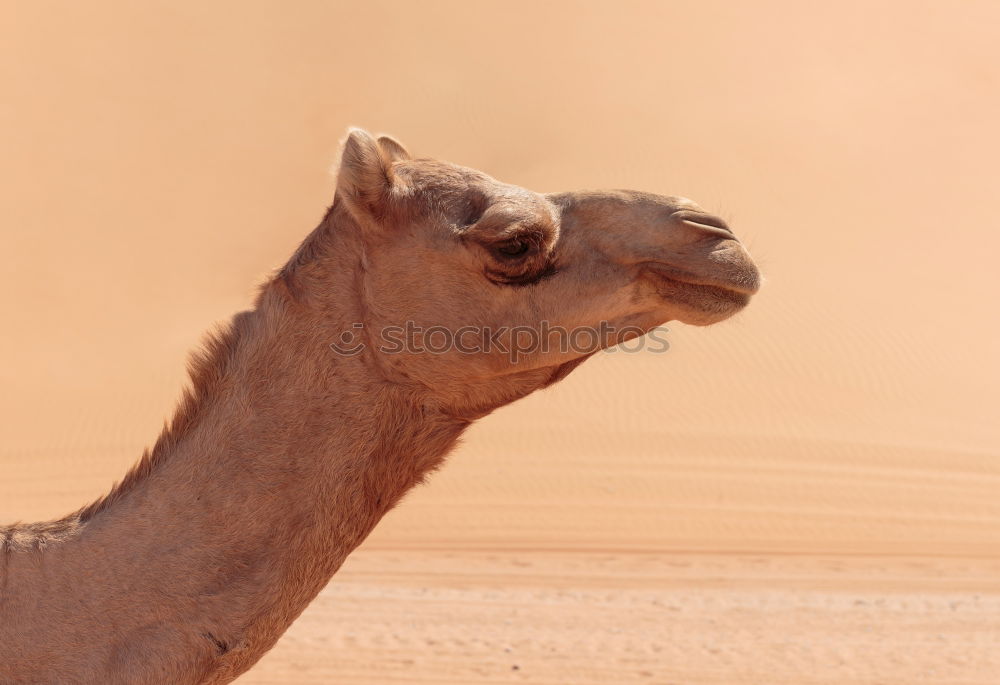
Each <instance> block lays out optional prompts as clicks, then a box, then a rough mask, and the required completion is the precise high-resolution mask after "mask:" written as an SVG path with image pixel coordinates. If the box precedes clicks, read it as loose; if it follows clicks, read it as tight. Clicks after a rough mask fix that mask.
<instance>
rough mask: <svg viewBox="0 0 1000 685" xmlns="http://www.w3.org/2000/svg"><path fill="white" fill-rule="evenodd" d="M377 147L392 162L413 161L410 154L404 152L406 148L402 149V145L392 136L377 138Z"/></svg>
mask: <svg viewBox="0 0 1000 685" xmlns="http://www.w3.org/2000/svg"><path fill="white" fill-rule="evenodd" d="M378 146H379V147H380V148H382V152H384V153H385V154H386V156H387V157H389V159H390V160H391V161H393V162H405V161H406V160H408V159H413V158H412V157H411V156H410V153H409V152H407V151H406V148H405V147H403V144H402V143H400V142H399V141H398V140H396V139H395V138H393V137H392V136H387V135H381V136H379V137H378Z"/></svg>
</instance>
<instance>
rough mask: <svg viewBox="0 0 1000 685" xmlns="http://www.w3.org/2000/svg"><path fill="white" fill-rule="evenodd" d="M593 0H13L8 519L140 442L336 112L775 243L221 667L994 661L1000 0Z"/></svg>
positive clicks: (506, 418)
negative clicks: (744, 291) (705, 313)
mask: <svg viewBox="0 0 1000 685" xmlns="http://www.w3.org/2000/svg"><path fill="white" fill-rule="evenodd" d="M611 5H612V4H611V3H596V2H594V3H556V2H547V3H527V2H504V3H467V2H460V3H443V2H431V3H402V2H400V3H385V2H370V3H357V6H353V5H349V4H342V3H333V2H304V1H296V2H270V3H267V2H245V1H244V2H218V3H194V2H185V3H176V2H162V3H157V2H144V3H126V2H121V3H118V2H98V3H70V2H58V3H52V2H31V3H29V2H20V1H10V0H7V1H5V2H3V4H2V14H3V20H2V21H0V150H2V154H0V189H2V190H0V218H2V220H0V238H2V242H0V244H2V246H3V255H2V263H3V267H2V269H0V322H2V328H3V334H2V336H0V359H2V360H3V363H2V364H0V473H2V474H3V475H2V478H0V521H5V522H9V521H12V520H16V519H23V520H30V519H41V518H47V517H54V516H57V515H61V514H64V513H66V512H68V511H70V510H72V509H74V508H76V507H78V506H79V505H81V504H83V503H84V502H86V501H88V500H91V499H93V498H95V497H96V496H98V495H99V494H101V493H102V492H103V491H105V490H106V489H107V488H108V487H109V485H110V483H111V482H112V480H114V479H116V478H118V477H120V476H121V475H122V474H123V473H124V470H125V469H126V468H127V466H128V465H129V464H130V463H131V462H132V461H133V460H134V459H135V458H136V457H137V456H138V455H139V454H140V452H141V450H142V448H143V447H144V446H146V445H149V444H150V443H151V442H152V440H153V439H154V437H155V435H156V433H157V432H158V430H159V426H160V424H161V422H162V421H163V419H164V418H165V417H166V416H167V415H168V414H169V413H170V411H171V409H172V406H173V403H174V401H175V398H176V396H177V394H178V391H179V389H180V387H181V384H182V382H183V379H184V375H183V365H184V359H185V356H186V354H187V352H188V351H189V350H190V349H191V348H192V347H193V346H194V345H196V343H197V342H198V340H199V338H200V336H201V334H202V332H203V331H204V330H206V329H207V328H208V327H209V326H210V325H211V324H212V323H213V322H214V321H217V320H220V319H224V318H226V317H228V316H229V315H230V314H231V313H232V312H234V311H236V310H238V309H240V308H243V307H245V306H246V305H247V303H248V302H249V299H250V297H251V296H252V293H253V290H254V287H255V284H256V283H259V282H260V280H261V279H262V278H263V277H264V275H265V274H266V273H267V272H268V270H269V269H271V268H273V267H276V266H278V265H280V263H281V262H282V261H283V260H284V259H285V258H286V257H287V256H288V255H289V254H290V253H291V251H292V250H293V248H294V247H295V246H296V244H297V243H298V242H299V240H301V238H302V237H303V236H304V235H305V234H306V233H307V232H308V231H309V230H310V229H311V228H312V227H313V226H314V225H315V224H316V223H317V222H318V220H319V218H320V216H321V215H322V212H323V210H324V208H325V206H326V204H327V203H328V201H329V199H330V197H331V194H332V182H331V178H330V176H329V175H328V173H327V171H328V167H329V165H330V163H331V161H332V159H333V157H334V155H335V152H336V149H337V141H338V139H339V138H340V137H341V136H342V135H343V133H344V130H345V128H346V127H347V126H348V125H351V124H356V125H362V126H364V127H366V128H369V129H371V130H375V131H387V132H391V133H393V134H395V135H396V136H398V137H399V138H400V139H401V140H403V141H404V142H405V143H406V144H407V145H408V146H409V147H410V148H411V149H412V150H413V151H415V152H418V153H420V154H424V155H429V156H435V157H440V158H443V159H448V160H451V161H455V162H458V163H462V164H466V165H468V166H473V167H477V168H481V169H483V170H485V171H487V172H489V173H491V174H492V175H494V176H497V177H498V178H500V179H502V180H505V181H510V182H514V183H518V184H521V185H525V186H528V187H531V188H533V189H536V190H541V191H549V190H563V189H575V188H583V187H629V188H637V189H645V190H650V191H655V192H661V193H670V194H679V195H685V196H688V197H691V198H694V199H695V200H697V201H698V202H699V203H700V204H702V205H703V206H705V207H706V208H708V209H711V210H714V211H717V212H719V213H720V214H722V215H723V216H724V217H726V218H727V219H728V220H730V222H731V223H732V225H733V226H734V227H735V229H736V231H737V233H738V234H739V235H740V236H741V237H742V238H744V240H745V242H746V243H748V245H749V246H750V248H751V251H752V252H753V253H754V255H755V257H756V258H757V259H758V260H759V263H760V264H761V266H762V268H763V269H764V271H765V273H766V275H767V278H768V282H767V284H766V286H765V288H764V290H763V291H762V292H761V294H760V295H759V296H758V297H757V298H756V300H755V301H754V303H753V304H752V306H751V307H750V308H749V309H748V310H747V311H746V312H745V313H744V314H742V315H740V316H739V317H738V318H737V319H735V320H733V321H730V322H727V323H725V324H722V325H720V326H717V327H714V328H710V329H690V328H685V327H683V326H679V325H676V326H674V327H673V328H672V331H671V333H670V334H669V339H670V342H671V345H672V347H671V349H670V351H669V352H668V353H666V354H661V355H649V354H647V355H635V354H621V353H617V354H604V355H599V357H598V358H596V359H595V360H593V361H591V362H588V364H586V365H585V366H583V367H582V368H581V370H579V371H577V372H576V373H575V374H574V375H573V376H571V377H570V378H569V379H568V380H567V381H565V382H564V383H562V384H561V385H560V386H558V387H556V388H554V389H552V390H550V391H547V392H544V393H541V394H538V395H535V396H533V397H531V398H528V399H527V400H525V401H523V402H521V403H519V404H516V405H514V406H511V407H508V408H506V409H504V410H502V411H500V412H498V413H496V414H495V415H493V416H491V417H489V418H487V419H486V420H484V421H482V422H481V423H480V424H479V425H477V426H476V427H475V428H474V429H473V430H472V431H471V432H470V434H469V435H468V437H467V440H466V441H465V445H464V446H463V447H462V449H461V450H460V451H459V452H458V453H456V454H455V455H454V456H453V458H452V459H451V462H450V464H449V466H448V467H447V468H446V469H445V470H444V471H443V472H441V473H440V474H438V475H437V476H435V477H434V479H433V481H432V482H431V483H430V485H429V486H426V487H423V488H421V489H419V490H418V491H416V492H414V493H413V494H412V495H411V496H410V497H409V498H408V499H407V501H406V502H405V504H404V505H403V506H401V507H400V508H399V509H398V510H396V511H394V512H393V513H392V514H390V516H389V517H388V518H387V519H386V520H385V521H384V522H383V524H382V525H381V526H380V527H379V528H378V529H377V531H376V532H375V533H374V534H373V535H372V537H371V538H370V539H369V540H368V542H366V543H365V545H364V546H363V547H362V548H361V549H360V550H359V551H358V552H357V553H356V555H355V556H354V557H352V558H351V560H350V561H349V563H348V564H347V566H346V567H345V568H344V569H343V571H342V572H341V573H340V574H339V575H338V576H337V577H336V578H335V579H334V582H333V583H331V585H330V586H329V587H328V588H327V590H326V591H325V592H324V593H323V594H322V595H321V597H320V598H319V599H318V600H317V602H316V603H315V604H314V605H313V606H311V607H310V608H309V610H307V612H306V614H305V615H304V616H303V617H302V618H301V619H300V621H299V622H298V623H297V624H296V625H295V626H294V627H293V628H292V630H291V631H290V632H289V633H288V634H287V635H286V637H285V638H284V639H283V641H282V642H281V643H280V644H279V646H278V647H277V648H276V649H275V650H274V651H272V652H271V653H270V654H269V655H268V656H267V657H266V658H265V659H264V660H263V661H262V662H261V663H260V664H259V665H258V667H257V668H256V669H255V670H254V671H252V672H251V673H250V674H248V675H247V676H245V677H244V678H243V679H241V680H240V682H241V683H245V684H246V685H250V684H263V683H317V684H319V683H371V684H375V683H380V684H387V685H391V684H397V683H398V684H402V683H480V682H489V683H537V684H542V683H545V684H556V683H559V684H589V683H594V684H597V683H655V684H657V685H668V684H669V685H695V684H712V685H737V684H744V683H768V684H771V683H788V684H789V685H791V684H795V685H799V684H820V683H823V684H827V683H829V684H831V685H832V684H838V685H842V684H844V683H852V684H853V683H866V684H867V683H871V684H873V685H874V684H875V683H879V684H887V683H901V684H902V683H906V684H911V683H942V684H943V683H949V684H955V685H959V684H962V685H971V684H977V685H979V684H982V685H987V684H995V683H997V682H1000V496H998V495H1000V420H998V412H997V408H998V390H1000V362H998V360H997V334H998V333H1000V321H998V317H997V304H996V301H997V296H998V294H1000V289H998V286H1000V278H998V275H997V271H998V270H997V259H998V257H1000V230H998V228H1000V227H998V223H997V218H996V211H997V191H998V188H1000V173H998V171H997V162H996V160H997V159H1000V135H998V133H997V122H998V121H1000V48H998V45H1000V42H998V41H997V30H996V27H997V25H998V22H1000V6H998V5H997V4H996V3H992V2H983V3H975V2H963V3H959V4H953V3H944V2H940V3H904V2H898V3H897V2H892V3H878V4H877V5H875V6H872V5H870V4H868V3H827V5H825V6H821V7H820V6H809V7H804V6H802V4H801V3H795V2H787V3H784V2H766V3H754V4H753V5H754V6H753V7H751V6H750V4H749V3H728V2H703V1H700V0H699V1H697V2H683V3H667V2H663V3H635V2H624V3H614V5H615V6H614V7H612V6H611Z"/></svg>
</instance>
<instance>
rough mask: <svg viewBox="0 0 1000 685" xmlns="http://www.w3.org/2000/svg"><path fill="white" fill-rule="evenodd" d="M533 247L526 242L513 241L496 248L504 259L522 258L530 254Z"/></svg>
mask: <svg viewBox="0 0 1000 685" xmlns="http://www.w3.org/2000/svg"><path fill="white" fill-rule="evenodd" d="M530 247H531V246H530V245H529V244H528V243H527V242H526V241H524V240H512V241H510V242H509V243H504V244H503V245H500V246H499V247H497V248H496V250H497V253H499V254H500V255H502V256H504V257H520V256H522V255H524V254H526V253H527V252H528V249H529V248H530Z"/></svg>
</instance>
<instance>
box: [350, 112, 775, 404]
mask: <svg viewBox="0 0 1000 685" xmlns="http://www.w3.org/2000/svg"><path fill="white" fill-rule="evenodd" d="M337 203H342V206H343V207H344V208H346V210H347V212H348V213H349V214H350V216H351V217H352V218H353V222H351V223H353V224H354V227H353V228H352V229H351V230H352V232H353V233H355V235H354V250H355V251H356V252H355V254H356V255H357V263H358V266H357V270H358V273H357V274H356V281H357V282H358V284H359V286H358V291H359V297H360V298H361V300H362V303H361V307H360V311H361V312H362V315H361V316H362V317H363V319H364V320H363V321H361V322H358V327H359V328H360V327H361V326H362V325H363V327H364V336H365V338H364V339H365V340H366V342H367V345H368V347H369V349H368V353H370V354H372V355H374V356H373V357H372V358H373V359H374V360H375V361H376V362H377V364H378V366H379V368H380V369H382V370H383V371H384V372H385V373H387V374H390V375H394V376H396V377H397V379H407V380H410V381H412V382H414V383H417V384H420V385H422V386H424V387H426V388H429V389H431V390H432V391H434V392H438V393H440V394H441V396H442V397H444V398H446V399H445V400H444V401H447V402H451V403H453V404H456V405H469V406H472V405H476V406H481V407H489V408H492V405H496V404H498V403H499V404H502V403H504V402H506V401H510V400H511V399H514V398H516V397H519V396H523V395H524V394H527V393H528V392H531V391H532V390H534V389H536V388H538V387H543V386H545V385H548V384H550V383H552V382H554V381H555V380H558V379H560V378H562V377H564V376H565V375H566V374H567V373H568V372H569V371H570V370H572V369H573V368H575V366H576V365H577V364H579V363H580V362H582V361H583V360H584V359H586V358H587V357H588V356H589V355H590V354H593V353H594V352H596V351H598V350H600V349H603V348H605V347H608V346H610V345H614V344H617V343H620V342H623V341H625V340H629V339H632V338H635V337H638V336H641V335H643V334H645V333H647V332H649V331H651V330H652V329H654V328H656V327H657V326H660V325H662V324H663V323H665V322H667V321H672V320H677V321H681V322H684V323H688V324H694V325H698V326H704V325H708V324H713V323H716V322H719V321H722V320H723V319H726V318H728V317H730V316H732V315H733V314H735V313H736V312H738V311H740V310H741V309H742V308H743V307H744V306H746V304H747V303H748V301H749V300H750V297H751V296H752V295H753V294H754V292H756V290H757V288H758V285H759V282H760V277H759V274H758V271H757V268H756V267H755V266H754V263H753V261H752V260H751V258H750V256H749V254H748V253H747V251H746V249H745V248H744V247H743V245H742V244H741V243H740V242H739V240H738V239H737V238H736V237H735V235H734V234H733V233H732V232H731V231H730V229H729V228H728V226H727V225H726V224H725V222H723V221H722V220H721V219H719V218H718V217H715V216H713V215H711V214H708V213H706V212H705V211H704V210H702V209H701V208H700V207H698V205H696V204H694V203H693V202H691V201H690V200H686V199H683V198H679V197H667V196H660V195H653V194H650V193H643V192H636V191H629V190H615V191H596V192H591V191H588V192H567V193H552V194H541V193H536V192H532V191H530V190H526V189H524V188H520V187H517V186H513V185H508V184H506V183H501V182H500V181H497V180H496V179H493V178H491V177H490V176H487V175H486V174H484V173H482V172H479V171H476V170H473V169H468V168H465V167H461V166H457V165H455V164H450V163H447V162H442V161H437V160H432V159H415V158H413V157H411V156H410V154H409V153H408V152H407V151H406V149H405V148H404V147H403V146H402V145H401V144H400V143H398V142H396V141H395V140H393V139H392V138H389V137H386V136H382V137H379V138H375V137H373V136H371V135H369V134H368V133H366V132H364V131H361V130H358V129H354V130H352V131H351V132H350V134H349V136H348V138H347V140H346V143H345V145H344V149H343V153H342V159H341V163H340V168H339V172H338V182H337V200H336V201H335V207H336V206H337ZM574 336H575V337H574Z"/></svg>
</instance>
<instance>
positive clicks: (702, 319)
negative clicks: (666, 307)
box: [644, 264, 759, 325]
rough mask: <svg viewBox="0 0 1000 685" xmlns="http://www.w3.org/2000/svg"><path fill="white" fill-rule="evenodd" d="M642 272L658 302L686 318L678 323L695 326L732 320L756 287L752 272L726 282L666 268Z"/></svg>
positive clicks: (651, 266) (658, 266)
mask: <svg viewBox="0 0 1000 685" xmlns="http://www.w3.org/2000/svg"><path fill="white" fill-rule="evenodd" d="M644 271H645V273H646V275H648V276H649V277H650V279H651V280H652V281H653V283H654V286H655V288H656V293H657V295H658V296H659V297H660V298H661V299H663V300H665V301H667V302H670V303H671V304H674V305H680V306H681V308H682V309H684V310H686V311H687V312H688V313H689V314H690V316H687V317H684V316H682V317H680V318H681V321H683V322H685V323H692V324H696V325H707V324H710V323H716V322H718V321H722V320H723V319H726V318H728V317H730V316H732V315H733V314H735V313H736V312H738V311H740V310H741V309H743V308H744V307H746V306H747V305H748V304H749V303H750V298H752V297H753V295H754V294H755V293H756V292H757V289H758V287H759V285H758V279H759V276H758V275H757V273H756V271H754V272H753V273H752V274H749V273H748V274H745V275H744V276H743V277H742V278H733V279H726V280H722V279H707V278H699V277H696V276H694V275H693V274H689V273H687V272H684V271H681V270H679V269H676V268H674V267H671V266H669V265H666V264H649V265H647V266H646V268H645V269H644Z"/></svg>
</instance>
